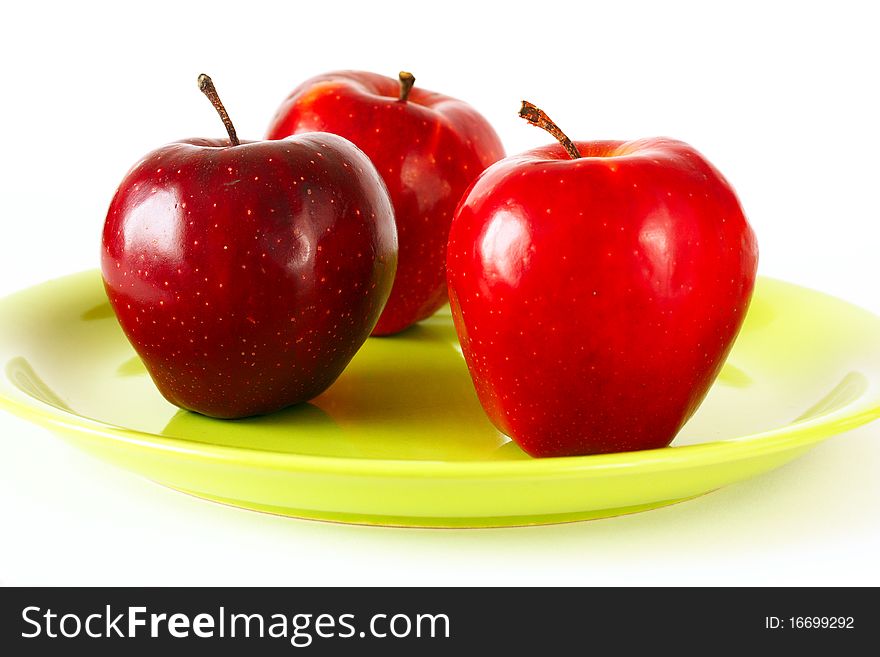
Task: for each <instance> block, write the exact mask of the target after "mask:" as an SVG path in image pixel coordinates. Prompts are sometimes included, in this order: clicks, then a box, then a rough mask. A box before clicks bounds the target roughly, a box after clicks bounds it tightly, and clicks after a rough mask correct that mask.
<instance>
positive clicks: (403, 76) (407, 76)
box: [398, 71, 416, 103]
mask: <svg viewBox="0 0 880 657" xmlns="http://www.w3.org/2000/svg"><path fill="white" fill-rule="evenodd" d="M398 77H399V78H400V96H398V100H399V101H400V102H401V103H405V102H406V99H407V98H409V92H410V91H411V90H412V88H413V85H414V84H415V83H416V76H415V75H413V74H412V73H410V72H409V71H401V72H400V75H398Z"/></svg>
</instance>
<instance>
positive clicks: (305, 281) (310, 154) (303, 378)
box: [101, 134, 397, 418]
mask: <svg viewBox="0 0 880 657" xmlns="http://www.w3.org/2000/svg"><path fill="white" fill-rule="evenodd" d="M396 258H397V241H396V233H395V226H394V219H393V208H392V206H391V202H390V199H389V197H388V194H387V192H386V190H385V187H384V184H383V183H382V180H381V178H380V177H379V175H378V173H377V172H376V170H375V168H374V167H373V165H372V164H371V163H370V161H369V160H368V159H367V157H366V156H365V155H364V154H363V153H362V152H361V151H359V150H358V149H357V148H356V147H355V146H354V145H353V144H351V143H350V142H347V141H346V140H344V139H342V138H340V137H338V136H336V135H330V134H311V135H302V136H299V137H294V138H291V139H288V140H283V141H271V142H269V141H264V142H253V143H242V144H241V145H240V146H234V147H230V146H229V142H228V141H226V140H210V139H193V140H187V141H182V142H178V143H173V144H169V145H167V146H164V147H162V148H159V149H157V150H155V151H153V152H152V153H150V154H149V155H147V156H146V157H145V158H144V159H143V160H141V161H140V162H139V163H138V164H136V165H135V166H134V168H133V169H132V170H131V171H130V172H129V173H128V174H127V175H126V177H125V179H124V180H123V181H122V183H121V185H120V186H119V189H118V191H117V192H116V195H115V196H114V198H113V201H112V202H111V204H110V209H109V211H108V213H107V219H106V222H105V225H104V232H103V249H102V261H101V268H102V272H103V276H104V283H105V287H106V290H107V294H108V296H109V298H110V303H111V304H112V306H113V309H114V311H115V312H116V316H117V317H118V319H119V323H120V324H121V325H122V329H123V331H124V332H125V334H126V336H127V337H128V339H129V340H130V341H131V343H132V345H133V346H134V348H135V350H136V351H137V353H138V354H139V355H140V357H141V358H142V360H143V361H144V364H145V365H146V368H147V370H148V371H149V373H150V375H151V376H152V378H153V380H154V381H155V383H156V385H157V386H158V388H159V390H160V391H161V393H162V394H163V395H164V396H165V397H166V398H167V399H168V401H170V402H172V403H173V404H176V405H177V406H180V407H182V408H187V409H190V410H193V411H198V412H199V413H203V414H205V415H211V416H214V417H220V418H235V417H244V416H249V415H258V414H263V413H269V412H272V411H275V410H278V409H280V408H283V407H285V406H289V405H292V404H296V403H298V402H302V401H306V400H308V399H311V398H313V397H315V396H316V395H318V394H320V393H321V392H322V391H324V390H325V389H326V388H327V387H328V386H329V385H330V384H331V383H333V381H334V380H335V379H336V378H337V377H338V376H339V374H340V373H341V372H342V370H343V369H344V368H345V366H346V365H347V364H348V362H349V361H350V360H351V358H352V356H354V354H355V352H356V351H357V350H358V348H359V347H360V346H361V345H362V344H363V342H364V341H365V340H366V338H367V337H368V336H369V333H370V331H371V330H372V328H373V326H374V325H375V323H376V321H377V320H378V318H379V314H380V312H381V311H382V307H383V305H384V304H385V301H386V299H387V298H388V295H389V294H390V291H391V285H392V282H393V278H394V269H395V264H396Z"/></svg>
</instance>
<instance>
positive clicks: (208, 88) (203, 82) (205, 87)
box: [199, 73, 241, 146]
mask: <svg viewBox="0 0 880 657" xmlns="http://www.w3.org/2000/svg"><path fill="white" fill-rule="evenodd" d="M199 90H200V91H201V92H202V93H203V94H205V95H206V96H207V97H208V100H210V101H211V104H212V105H213V106H214V109H215V110H217V114H219V115H220V119H221V120H222V121H223V125H225V126H226V132H228V133H229V142H230V143H231V144H232V145H233V146H238V145H239V144H241V142H240V141H239V140H238V135H236V134H235V126H234V125H232V119H230V118H229V114H227V113H226V108H225V107H223V103H222V102H221V101H220V96H219V95H218V94H217V89H216V88H215V87H214V81H213V80H212V79H211V78H210V77H209V76H207V75H205V74H204V73H202V74H201V75H200V76H199Z"/></svg>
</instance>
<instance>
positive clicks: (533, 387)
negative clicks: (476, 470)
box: [447, 102, 758, 456]
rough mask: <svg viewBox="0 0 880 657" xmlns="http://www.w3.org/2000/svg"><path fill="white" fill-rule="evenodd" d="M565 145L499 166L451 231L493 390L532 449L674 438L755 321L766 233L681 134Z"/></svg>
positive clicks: (467, 310) (468, 313)
mask: <svg viewBox="0 0 880 657" xmlns="http://www.w3.org/2000/svg"><path fill="white" fill-rule="evenodd" d="M521 115H522V116H524V118H527V119H528V120H529V121H530V122H532V123H534V124H537V125H541V126H542V127H545V128H546V129H548V130H549V131H550V132H551V133H552V134H554V136H556V137H557V138H558V139H559V140H560V142H561V144H554V145H552V146H546V147H543V148H536V149H534V150H531V151H528V152H526V153H523V154H521V155H518V156H515V157H510V158H507V159H505V160H502V161H501V162H498V163H497V164H495V165H494V166H492V167H490V168H489V169H488V170H487V171H486V172H484V173H483V174H482V176H480V178H479V179H478V180H477V181H476V182H475V183H474V185H473V186H472V187H471V189H470V190H469V191H468V192H467V194H466V196H465V198H464V199H463V200H462V203H461V205H460V206H459V208H458V210H457V212H456V217H455V219H454V220H453V224H452V228H451V231H450V238H449V253H448V258H449V259H448V265H447V267H448V276H449V294H450V300H451V305H452V314H453V318H454V321H455V326H456V329H457V331H458V335H459V338H460V340H461V345H462V349H463V352H464V356H465V359H466V361H467V365H468V368H469V369H470V373H471V376H472V378H473V381H474V385H475V387H476V390H477V393H478V396H479V399H480V402H481V403H482V405H483V408H484V409H485V410H486V412H487V414H488V415H489V417H490V418H491V420H492V421H493V423H494V424H495V426H496V427H498V429H500V430H501V431H502V432H504V433H505V434H507V435H509V436H511V437H512V438H513V439H514V440H516V442H517V443H518V444H519V445H520V446H521V447H522V448H523V449H524V450H525V451H526V452H528V453H529V454H531V455H533V456H568V455H578V454H594V453H600V452H614V451H625V450H640V449H650V448H657V447H663V446H666V445H668V444H669V443H670V442H671V441H672V439H673V438H674V437H675V435H676V433H677V432H678V430H679V429H680V428H681V426H682V425H683V424H684V422H685V421H686V420H687V419H688V418H689V417H690V416H691V415H692V414H693V412H694V411H695V410H696V408H697V407H698V405H699V404H700V402H701V401H702V399H703V397H704V396H705V395H706V392H707V391H708V389H709V387H710V385H711V384H712V382H713V380H714V379H715V377H716V375H717V374H718V372H719V370H720V369H721V366H722V365H723V363H724V360H725V358H726V356H727V354H728V352H729V350H730V348H731V345H732V343H733V340H734V338H735V337H736V335H737V332H738V331H739V329H740V326H741V325H742V322H743V319H744V317H745V314H746V309H747V307H748V305H749V300H750V298H751V294H752V289H753V286H754V281H755V272H756V267H757V257H758V250H757V243H756V241H755V236H754V233H753V232H752V229H751V228H750V227H749V224H748V222H747V221H746V218H745V216H744V215H743V211H742V208H741V207H740V204H739V201H738V200H737V197H736V195H735V194H734V191H733V189H732V188H731V186H730V185H729V184H728V182H727V181H726V180H725V179H724V178H723V177H722V175H721V174H720V173H719V172H718V171H717V170H716V169H715V168H714V167H713V166H712V165H711V164H709V162H707V161H706V159H705V158H703V157H702V156H701V155H700V154H699V153H698V152H697V151H695V150H694V149H693V148H692V147H690V146H688V145H687V144H684V143H682V142H680V141H675V140H671V139H662V138H661V139H640V140H637V141H630V142H622V141H594V142H577V143H575V144H573V143H572V142H571V141H570V140H569V139H568V138H567V137H565V135H564V134H562V132H561V131H559V129H558V128H557V127H556V126H555V124H553V123H552V122H551V121H550V120H549V118H547V116H546V115H545V114H544V113H543V112H541V111H540V110H538V109H537V108H536V107H534V106H533V105H531V104H529V103H525V102H524V103H523V109H522V111H521Z"/></svg>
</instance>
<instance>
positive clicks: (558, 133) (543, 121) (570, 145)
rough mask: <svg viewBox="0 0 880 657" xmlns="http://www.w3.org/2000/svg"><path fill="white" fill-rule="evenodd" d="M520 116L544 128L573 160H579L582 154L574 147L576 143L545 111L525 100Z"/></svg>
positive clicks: (520, 109)
mask: <svg viewBox="0 0 880 657" xmlns="http://www.w3.org/2000/svg"><path fill="white" fill-rule="evenodd" d="M519 115H520V116H521V117H522V118H524V119H525V120H526V121H528V122H529V123H531V124H532V125H536V126H538V127H539V128H543V129H544V130H546V131H547V132H549V133H550V134H551V135H553V136H554V137H555V138H556V139H557V141H559V143H560V144H562V147H563V148H564V149H565V152H566V153H568V155H569V156H570V157H571V159H572V160H576V159H578V158H579V157H580V156H581V154H580V153H579V152H578V149H577V146H575V145H574V142H573V141H572V140H571V139H569V138H568V135H566V134H565V133H564V132H562V130H560V129H559V126H558V125H556V124H555V123H553V121H552V120H551V119H550V117H549V116H547V113H546V112H544V110H542V109H539V108H537V107H535V106H534V105H532V104H531V103H530V102H529V101H527V100H524V101H523V102H522V107H520V108H519Z"/></svg>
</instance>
